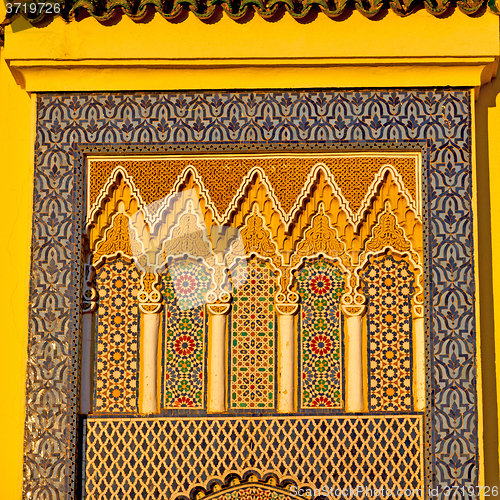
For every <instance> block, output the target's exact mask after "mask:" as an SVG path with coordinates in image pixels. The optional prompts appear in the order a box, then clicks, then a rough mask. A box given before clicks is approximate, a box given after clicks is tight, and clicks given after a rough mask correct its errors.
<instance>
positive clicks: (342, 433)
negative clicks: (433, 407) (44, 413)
mask: <svg viewBox="0 0 500 500" xmlns="http://www.w3.org/2000/svg"><path fill="white" fill-rule="evenodd" d="M86 459H87V460H86V463H87V468H86V476H87V482H86V491H87V496H86V498H87V500H94V499H95V500H97V499H99V500H102V499H116V498H120V499H122V500H128V499H132V498H133V499H139V498H141V499H142V498H144V499H146V498H158V499H174V498H177V497H179V496H186V497H188V498H189V494H190V492H191V491H192V490H193V488H195V487H197V486H201V487H204V488H205V487H206V486H207V484H208V482H209V481H210V480H211V479H219V480H224V479H225V478H226V477H227V475H228V474H230V473H236V474H238V475H240V477H241V476H243V474H245V473H246V472H248V471H250V470H252V471H258V472H259V474H260V475H261V477H262V476H263V475H265V474H267V473H274V474H276V475H278V476H279V478H280V480H285V479H291V480H293V481H294V482H295V483H296V484H298V485H299V486H300V485H302V486H309V487H317V488H318V487H322V486H323V485H326V486H328V487H332V486H333V487H340V488H346V487H351V488H356V487H358V486H363V487H365V488H377V489H380V488H385V489H387V488H388V489H392V490H394V489H404V490H406V489H407V488H410V489H412V490H415V489H419V488H422V482H423V478H422V476H423V473H422V470H423V464H422V416H384V417H382V416H381V417H363V416H357V417H347V416H345V417H344V416H338V417H319V418H311V417H290V418H278V417H269V418H262V417H261V418H241V417H239V418H223V419H221V418H219V419H210V418H190V419H182V418H181V419H172V418H159V419H154V420H153V419H140V418H136V419H133V418H130V419H111V418H108V419H104V418H101V419H89V420H88V434H87V450H86Z"/></svg>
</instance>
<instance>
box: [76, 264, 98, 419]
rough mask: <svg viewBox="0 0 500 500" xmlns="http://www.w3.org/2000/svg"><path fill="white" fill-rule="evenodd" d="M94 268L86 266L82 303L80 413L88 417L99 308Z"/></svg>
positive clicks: (90, 407)
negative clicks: (96, 318) (95, 330)
mask: <svg viewBox="0 0 500 500" xmlns="http://www.w3.org/2000/svg"><path fill="white" fill-rule="evenodd" d="M94 277H95V274H94V268H93V267H92V265H90V264H85V266H84V289H83V303H82V310H83V314H82V357H81V360H82V370H81V382H80V384H81V385H80V413H81V414H82V415H88V414H89V413H91V411H92V406H91V405H92V385H93V384H92V372H93V371H92V365H93V362H94V360H93V359H92V358H93V356H92V335H93V329H94V320H95V316H94V314H95V310H96V308H97V290H96V288H95V286H94V285H95V284H94Z"/></svg>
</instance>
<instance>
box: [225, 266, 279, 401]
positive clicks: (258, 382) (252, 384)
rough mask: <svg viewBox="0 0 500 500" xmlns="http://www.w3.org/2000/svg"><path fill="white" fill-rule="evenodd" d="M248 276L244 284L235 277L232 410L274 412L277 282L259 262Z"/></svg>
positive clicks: (232, 331) (231, 347) (252, 267)
mask: <svg viewBox="0 0 500 500" xmlns="http://www.w3.org/2000/svg"><path fill="white" fill-rule="evenodd" d="M246 273H248V275H246ZM246 273H245V275H244V278H243V280H240V277H239V276H238V274H237V273H235V274H234V275H233V276H232V280H233V286H234V287H235V288H233V305H232V310H231V323H232V327H231V340H230V343H229V345H230V350H229V352H230V354H229V358H230V362H231V372H230V373H231V375H230V391H229V393H230V407H231V408H240V409H255V408H262V409H265V408H274V396H275V391H274V382H275V364H276V363H275V359H274V357H275V346H276V342H275V331H274V328H275V314H274V305H273V302H274V291H275V288H276V278H275V276H274V273H273V271H272V270H271V269H270V268H269V267H268V266H267V264H266V263H265V262H262V261H259V260H257V259H252V260H250V261H249V262H248V265H247V268H246Z"/></svg>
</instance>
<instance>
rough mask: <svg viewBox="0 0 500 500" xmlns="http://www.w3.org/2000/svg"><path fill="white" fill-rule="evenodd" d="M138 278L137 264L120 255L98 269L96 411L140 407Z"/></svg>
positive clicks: (114, 410)
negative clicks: (138, 402) (138, 393)
mask: <svg viewBox="0 0 500 500" xmlns="http://www.w3.org/2000/svg"><path fill="white" fill-rule="evenodd" d="M139 281H140V276H139V272H138V271H137V269H136V267H135V265H134V264H133V263H129V262H126V261H125V260H124V259H121V258H119V259H116V260H114V261H112V262H110V263H106V264H104V265H103V266H102V267H101V268H100V269H99V270H98V271H97V275H96V287H97V293H98V296H99V305H98V309H97V333H96V340H95V345H96V359H95V384H94V386H95V390H94V405H93V407H94V412H96V413H99V412H135V411H137V410H138V408H137V388H138V373H139V362H138V339H139V311H138V306H137V293H138V291H139V286H140V283H139Z"/></svg>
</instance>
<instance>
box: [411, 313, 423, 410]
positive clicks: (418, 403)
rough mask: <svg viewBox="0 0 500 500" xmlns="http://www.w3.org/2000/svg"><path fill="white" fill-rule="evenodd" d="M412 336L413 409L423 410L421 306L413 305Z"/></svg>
mask: <svg viewBox="0 0 500 500" xmlns="http://www.w3.org/2000/svg"><path fill="white" fill-rule="evenodd" d="M413 336H414V340H413V342H414V345H415V350H414V352H415V363H414V365H413V366H414V371H415V410H416V411H424V410H425V335H424V318H423V306H415V307H414V319H413Z"/></svg>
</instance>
